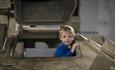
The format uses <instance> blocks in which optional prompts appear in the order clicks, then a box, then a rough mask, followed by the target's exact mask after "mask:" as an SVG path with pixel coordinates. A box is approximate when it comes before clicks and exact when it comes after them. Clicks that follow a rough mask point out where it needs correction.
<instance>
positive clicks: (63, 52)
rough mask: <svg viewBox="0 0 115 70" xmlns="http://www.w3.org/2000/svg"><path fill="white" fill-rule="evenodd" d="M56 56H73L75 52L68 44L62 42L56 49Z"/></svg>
mask: <svg viewBox="0 0 115 70" xmlns="http://www.w3.org/2000/svg"><path fill="white" fill-rule="evenodd" d="M55 56H56V57H71V56H73V53H72V52H71V49H70V48H68V46H67V45H65V44H64V43H61V44H59V46H58V47H57V49H56V52H55Z"/></svg>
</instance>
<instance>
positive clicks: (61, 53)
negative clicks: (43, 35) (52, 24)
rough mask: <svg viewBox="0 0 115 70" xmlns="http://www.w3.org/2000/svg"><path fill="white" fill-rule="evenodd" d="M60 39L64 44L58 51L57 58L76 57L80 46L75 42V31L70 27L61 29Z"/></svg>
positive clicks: (65, 26) (61, 44)
mask: <svg viewBox="0 0 115 70" xmlns="http://www.w3.org/2000/svg"><path fill="white" fill-rule="evenodd" d="M59 39H60V40H61V41H62V43H60V44H59V46H58V47H57V49H56V52H55V56H56V57H71V56H76V52H75V51H76V49H77V48H78V47H79V44H78V43H77V42H75V31H74V29H73V28H72V27H71V26H69V25H64V26H61V27H60V30H59Z"/></svg>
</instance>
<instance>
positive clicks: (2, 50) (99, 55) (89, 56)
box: [0, 0, 115, 70]
mask: <svg viewBox="0 0 115 70" xmlns="http://www.w3.org/2000/svg"><path fill="white" fill-rule="evenodd" d="M79 1H80V0H0V69H1V70H46V69H49V70H65V69H66V70H77V69H78V70H115V52H114V50H115V43H114V42H113V41H111V40H106V39H105V38H104V37H103V36H100V35H88V34H84V35H82V34H80V33H79V27H80V17H79ZM61 25H70V26H72V27H74V29H75V31H76V34H77V35H76V38H77V40H78V41H79V43H80V46H81V53H82V56H81V57H79V55H78V56H75V57H70V58H66V57H64V58H56V57H54V56H53V55H54V52H55V48H56V46H57V45H58V43H59V42H60V41H59V39H58V30H59V27H60V26H61Z"/></svg>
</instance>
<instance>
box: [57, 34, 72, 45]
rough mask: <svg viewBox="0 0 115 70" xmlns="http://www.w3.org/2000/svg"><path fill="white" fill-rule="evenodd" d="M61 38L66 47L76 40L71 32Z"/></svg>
mask: <svg viewBox="0 0 115 70" xmlns="http://www.w3.org/2000/svg"><path fill="white" fill-rule="evenodd" d="M59 38H60V40H61V41H62V42H63V43H64V44H65V45H70V44H71V43H72V42H73V40H74V35H73V34H72V33H69V32H62V33H61V34H60V37H59Z"/></svg>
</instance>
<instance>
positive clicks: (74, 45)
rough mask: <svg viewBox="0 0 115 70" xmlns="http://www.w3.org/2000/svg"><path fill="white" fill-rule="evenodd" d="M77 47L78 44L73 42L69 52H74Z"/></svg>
mask: <svg viewBox="0 0 115 70" xmlns="http://www.w3.org/2000/svg"><path fill="white" fill-rule="evenodd" d="M78 47H79V44H78V43H77V42H76V43H74V44H73V46H72V49H71V52H74V51H75V50H76V49H77V48H78Z"/></svg>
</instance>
